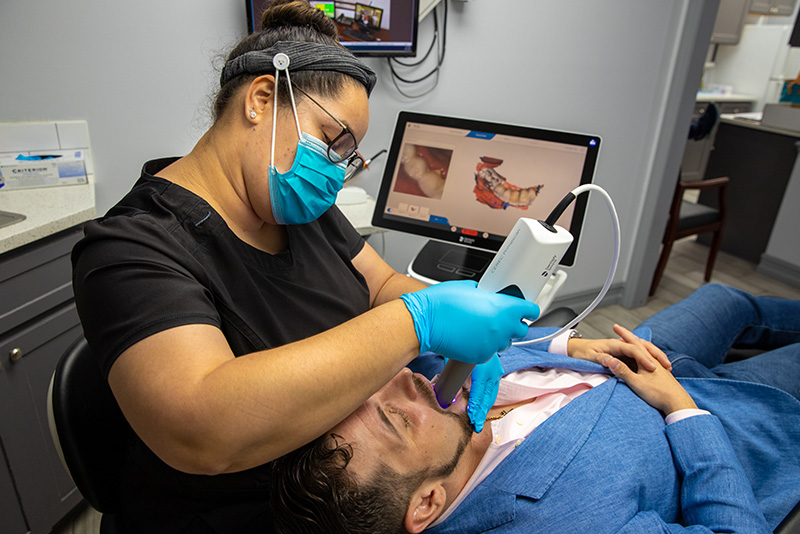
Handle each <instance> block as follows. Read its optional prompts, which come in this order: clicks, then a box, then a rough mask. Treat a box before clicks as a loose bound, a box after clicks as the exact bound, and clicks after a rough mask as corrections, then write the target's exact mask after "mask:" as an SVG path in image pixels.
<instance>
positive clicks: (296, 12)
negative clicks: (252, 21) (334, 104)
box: [212, 0, 352, 121]
mask: <svg viewBox="0 0 800 534" xmlns="http://www.w3.org/2000/svg"><path fill="white" fill-rule="evenodd" d="M278 41H309V42H312V43H321V44H327V45H331V46H341V44H339V40H338V34H337V31H336V24H334V22H333V20H331V19H330V18H328V17H327V16H326V15H325V13H323V12H322V11H320V10H319V9H316V8H315V7H313V6H311V5H310V4H309V3H308V2H306V1H305V0H273V2H272V3H271V4H270V6H269V7H268V8H267V9H265V10H264V14H263V15H262V18H261V31H259V32H254V33H251V34H250V35H248V36H247V37H245V38H244V39H242V40H241V41H240V42H239V43H238V44H237V45H236V46H235V47H234V48H233V50H231V52H230V54H228V57H227V59H226V61H230V60H232V59H233V58H236V57H239V56H241V55H242V54H245V53H247V52H251V51H254V50H264V49H266V48H270V47H271V46H272V45H274V44H275V43H277V42H278ZM255 78H256V76H254V75H252V74H241V75H239V76H236V77H234V78H231V79H230V80H228V82H227V83H225V85H223V86H222V87H220V89H219V92H218V93H217V95H216V98H215V99H214V104H213V109H212V111H213V116H214V117H213V118H214V120H215V121H217V120H219V119H220V118H221V117H222V115H223V113H224V111H225V109H226V108H227V107H228V104H229V103H230V101H231V99H232V98H233V96H234V95H235V94H236V92H237V91H238V90H239V88H240V87H242V86H243V85H245V84H249V83H250V82H252V81H253V80H254V79H255ZM292 81H293V82H294V83H296V84H297V85H298V86H299V87H302V88H303V89H304V90H306V91H308V92H312V93H315V94H318V95H320V96H324V97H335V96H338V95H339V94H340V93H341V91H342V89H343V88H344V85H345V84H346V83H352V78H350V77H349V76H347V75H346V74H341V73H339V72H333V71H300V72H296V73H292ZM296 98H298V99H300V98H302V95H296ZM278 100H279V101H280V103H281V104H282V105H288V104H289V92H288V86H287V85H286V80H285V79H281V81H280V86H279V88H278Z"/></svg>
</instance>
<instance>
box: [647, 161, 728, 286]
mask: <svg viewBox="0 0 800 534" xmlns="http://www.w3.org/2000/svg"><path fill="white" fill-rule="evenodd" d="M729 181H730V180H729V178H728V177H727V176H726V177H722V178H712V179H710V180H701V181H699V182H686V181H683V180H679V181H678V185H677V186H676V187H675V195H674V196H673V197H672V206H671V207H670V210H669V222H668V223H667V229H666V231H665V232H664V239H663V241H662V243H663V247H662V248H661V256H660V257H659V258H658V266H657V267H656V272H655V273H654V274H653V282H652V284H651V285H650V296H653V294H655V292H656V288H657V287H658V283H659V282H660V281H661V276H662V275H663V274H664V268H665V267H666V266H667V260H668V259H669V253H670V252H671V251H672V244H673V243H674V242H675V240H677V239H681V238H684V237H688V236H690V235H696V234H702V233H705V232H713V233H714V238H713V240H712V241H711V247H710V248H709V252H708V261H707V262H706V272H705V277H704V279H705V281H706V282H708V281H709V280H711V271H712V270H713V269H714V260H716V258H717V252H718V251H719V247H720V245H721V244H722V230H723V229H724V228H725V218H726V217H727V201H726V186H727V185H728V182H729ZM707 189H717V190H718V191H719V203H718V205H719V208H712V207H711V206H705V205H703V204H695V203H693V202H689V201H686V200H684V199H683V194H684V193H685V192H686V191H689V190H700V191H703V190H707Z"/></svg>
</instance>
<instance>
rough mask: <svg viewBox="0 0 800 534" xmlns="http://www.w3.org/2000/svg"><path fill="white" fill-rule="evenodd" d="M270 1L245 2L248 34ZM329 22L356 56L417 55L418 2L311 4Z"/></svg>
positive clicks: (387, 0)
mask: <svg viewBox="0 0 800 534" xmlns="http://www.w3.org/2000/svg"><path fill="white" fill-rule="evenodd" d="M271 3H272V2H271V0H245V5H246V8H247V25H248V31H250V32H251V33H252V32H255V31H256V30H257V29H259V28H260V26H261V14H262V13H263V12H264V10H265V9H266V8H267V7H269V5H270V4H271ZM309 3H310V4H311V5H313V6H314V7H316V8H317V9H319V10H320V11H322V12H323V13H325V14H326V15H327V16H328V17H330V18H331V19H333V22H334V23H335V24H336V30H337V32H338V34H339V42H340V43H342V45H344V46H345V47H347V48H348V49H349V50H350V51H351V52H353V54H355V55H357V56H383V57H413V56H415V55H416V53H417V24H418V17H419V0H363V1H362V2H338V1H336V2H334V1H326V2H324V1H315V0H311V1H310V2H309Z"/></svg>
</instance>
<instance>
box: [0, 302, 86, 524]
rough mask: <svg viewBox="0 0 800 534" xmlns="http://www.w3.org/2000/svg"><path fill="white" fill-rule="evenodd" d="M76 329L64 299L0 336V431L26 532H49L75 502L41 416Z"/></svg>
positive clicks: (73, 314) (75, 319)
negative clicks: (52, 307) (54, 376)
mask: <svg viewBox="0 0 800 534" xmlns="http://www.w3.org/2000/svg"><path fill="white" fill-rule="evenodd" d="M80 333H81V329H80V322H79V319H78V314H77V311H76V310H75V305H74V303H72V302H67V303H66V304H64V305H62V306H60V307H58V308H56V309H54V310H53V311H52V312H50V313H48V314H46V315H45V316H43V317H40V318H39V319H37V320H34V321H31V322H29V323H26V325H25V326H23V327H22V328H20V329H17V330H14V331H12V332H10V333H9V334H8V335H6V337H4V338H2V339H0V361H2V364H3V368H2V370H0V436H2V439H3V446H4V448H5V452H6V458H7V460H8V464H9V465H10V466H11V468H12V473H13V482H14V485H15V488H16V493H17V495H18V497H19V501H20V503H21V505H22V509H23V510H24V513H25V517H26V518H27V520H28V524H29V527H30V531H31V533H32V534H39V533H41V534H46V533H48V532H50V529H51V528H52V527H53V525H54V524H55V523H56V522H57V521H58V520H60V519H61V518H62V517H64V516H65V515H66V514H67V513H68V512H69V511H70V510H72V508H74V507H75V506H76V505H77V504H79V503H80V501H81V496H80V494H79V493H78V491H77V489H76V488H75V485H74V484H73V483H72V480H71V479H70V477H69V475H68V474H67V472H66V470H65V469H64V467H63V466H62V464H61V461H60V460H59V458H58V455H57V453H56V451H55V447H54V445H53V442H52V439H51V437H50V429H49V424H48V420H47V392H48V387H49V384H50V377H51V376H52V374H53V370H54V369H55V366H56V363H57V362H58V359H59V358H60V357H61V355H62V354H63V353H64V351H65V350H66V349H67V347H69V345H70V344H71V343H72V342H73V341H74V340H75V339H77V337H78V336H79V335H80ZM12 354H13V355H14V356H15V358H16V361H14V360H12V359H11V355H12ZM3 531H4V532H5V529H3Z"/></svg>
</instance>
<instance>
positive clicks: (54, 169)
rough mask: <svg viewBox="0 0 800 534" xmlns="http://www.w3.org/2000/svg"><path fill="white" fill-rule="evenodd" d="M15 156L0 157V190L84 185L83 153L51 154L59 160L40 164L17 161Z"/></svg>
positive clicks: (37, 162)
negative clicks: (0, 188)
mask: <svg viewBox="0 0 800 534" xmlns="http://www.w3.org/2000/svg"><path fill="white" fill-rule="evenodd" d="M17 155H18V154H16V155H12V154H0V187H2V188H3V189H30V188H35V187H52V186H60V185H76V184H85V183H87V182H88V179H87V176H86V152H85V151H83V150H63V151H53V152H51V153H49V154H48V155H53V156H59V157H53V158H49V159H40V160H34V161H31V160H18V159H16V158H17Z"/></svg>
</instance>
